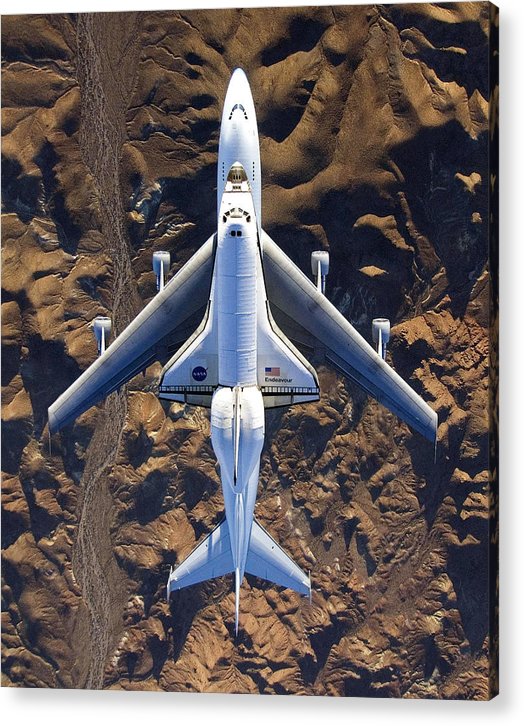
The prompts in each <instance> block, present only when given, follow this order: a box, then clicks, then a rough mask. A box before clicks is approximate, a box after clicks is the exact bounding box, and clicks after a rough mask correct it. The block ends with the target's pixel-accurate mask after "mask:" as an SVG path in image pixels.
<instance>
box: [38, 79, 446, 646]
mask: <svg viewBox="0 0 524 726" xmlns="http://www.w3.org/2000/svg"><path fill="white" fill-rule="evenodd" d="M261 191H262V186H261V167H260V147H259V138H258V129H257V121H256V115H255V106H254V102H253V98H252V95H251V89H250V86H249V82H248V79H247V77H246V74H245V73H244V71H243V70H242V69H240V68H237V69H236V70H234V72H233V73H232V75H231V78H230V81H229V85H228V88H227V92H226V96H225V101H224V107H223V113H222V120H221V127H220V139H219V150H218V174H217V208H218V219H217V230H216V232H215V233H214V234H213V235H212V236H211V237H210V238H209V239H208V240H207V241H206V242H205V243H204V244H203V245H202V246H201V247H200V248H199V249H198V250H197V252H195V254H194V255H193V257H191V259H190V260H189V261H188V262H187V263H186V264H185V265H184V266H183V267H182V268H181V269H180V270H179V271H178V272H177V273H176V274H175V275H174V276H173V277H172V278H171V279H170V280H169V281H168V282H167V283H166V284H164V282H165V276H166V273H167V270H168V269H169V265H170V256H169V253H168V252H165V251H157V252H155V253H154V255H153V268H154V270H155V272H156V275H157V289H158V292H157V294H156V296H155V297H154V298H153V299H152V300H151V301H150V302H149V303H148V304H147V305H146V306H145V308H144V309H143V310H142V312H141V313H139V315H138V316H137V317H136V318H135V319H134V320H133V321H132V322H131V323H130V324H129V325H128V327H127V328H126V329H125V330H124V331H123V332H122V333H121V334H120V335H119V336H118V337H117V338H116V339H115V340H114V342H113V343H112V344H111V345H109V346H107V340H108V338H109V335H110V320H109V319H108V318H104V317H101V318H97V319H95V321H94V324H93V327H94V332H95V336H96V338H97V341H98V352H99V357H98V358H97V359H96V360H95V362H94V363H92V364H91V365H90V366H89V367H88V368H87V369H86V370H85V371H84V372H83V373H82V375H81V376H80V377H79V378H78V379H77V380H76V381H75V382H74V383H73V384H72V385H71V386H70V387H69V388H68V389H67V390H66V391H65V392H64V393H63V394H62V395H61V396H60V397H59V398H58V399H57V400H56V401H55V402H54V403H53V404H52V405H51V406H50V408H49V410H48V416H49V422H48V423H49V430H50V433H54V432H56V431H58V430H59V429H61V428H62V427H64V426H65V425H67V424H69V423H71V422H72V421H74V419H75V418H76V417H77V416H79V415H80V414H81V413H83V412H84V411H86V410H87V409H88V408H90V407H91V406H93V405H95V404H97V403H99V402H100V401H101V400H102V399H104V398H105V397H106V396H108V395H109V394H110V393H112V392H113V391H115V390H117V389H119V388H120V387H121V386H122V385H123V384H124V383H126V382H127V381H129V380H130V379H131V378H133V377H134V376H135V375H136V374H138V373H140V372H142V371H145V369H146V368H147V367H148V366H149V365H151V364H152V363H154V362H155V361H160V362H161V363H162V364H163V369H162V373H161V378H160V383H159V390H158V395H159V397H160V398H161V399H165V400H168V401H178V402H181V403H185V404H190V405H192V406H204V407H207V408H210V414H211V443H212V446H213V450H214V452H215V454H216V457H217V460H218V463H219V466H220V477H221V483H222V491H223V496H224V507H225V517H224V519H223V520H222V522H221V523H220V524H219V525H218V526H217V527H216V528H215V529H214V530H213V531H212V532H211V533H210V534H209V535H208V536H207V537H206V538H205V539H204V540H203V541H202V542H200V544H198V546H197V547H196V548H195V549H194V550H193V552H192V553H191V554H190V555H189V556H188V557H187V558H186V559H185V560H184V561H183V562H182V563H180V564H179V565H178V566H177V567H175V568H174V569H173V568H171V572H170V575H169V580H168V583H167V599H168V601H169V598H170V596H171V594H172V593H173V592H174V591H175V590H179V589H181V588H184V587H187V586H189V585H194V584H196V583H199V582H202V581H204V580H208V579H211V578H215V577H220V576H222V575H226V574H229V573H234V588H235V633H236V634H238V627H239V602H240V586H241V583H242V580H243V578H244V576H245V574H251V575H255V576H257V577H259V578H262V579H264V580H268V581H270V582H272V583H275V584H277V585H280V586H283V587H285V588H291V589H292V590H295V591H296V592H298V593H301V594H303V595H308V596H309V597H310V598H311V580H310V576H309V574H306V573H305V572H304V571H303V570H301V569H300V567H299V566H298V565H297V564H296V563H295V562H294V561H293V560H292V559H291V558H290V557H289V556H288V555H287V554H286V553H285V552H284V550H283V549H282V548H281V547H280V546H279V545H278V544H277V542H276V541H275V540H274V539H273V538H272V537H271V535H270V534H269V533H268V532H267V531H266V530H265V529H264V528H263V527H262V526H261V525H260V524H259V523H258V522H257V521H256V519H255V518H254V508H255V501H256V496H257V488H258V479H259V468H260V456H261V452H262V447H263V444H264V433H265V415H264V412H265V409H266V408H272V407H276V406H292V405H295V404H299V403H301V404H302V403H308V402H313V401H316V400H319V397H320V389H319V381H318V377H317V374H316V371H315V369H314V368H313V367H312V365H311V364H310V363H309V362H308V360H307V359H306V358H305V357H304V355H303V354H302V353H301V352H300V351H299V349H298V348H297V347H296V345H295V344H294V343H293V342H291V338H293V339H294V340H295V342H297V341H298V342H297V344H298V343H300V342H302V343H304V342H305V343H306V344H307V345H308V346H309V348H310V349H313V348H314V349H315V356H316V357H317V358H318V356H320V359H321V360H323V361H324V362H325V363H326V364H328V365H330V366H332V367H334V368H335V369H336V370H337V371H339V372H340V373H342V374H343V375H344V376H346V377H347V378H348V379H350V380H351V381H353V382H356V383H357V384H358V385H359V386H361V387H362V388H363V389H364V390H365V391H366V392H367V393H368V394H369V395H371V396H372V397H374V398H375V399H376V400H378V401H379V402H380V403H381V404H383V405H385V406H386V407H387V408H388V409H389V410H390V411H392V412H393V413H394V414H396V415H397V416H398V417H399V418H400V419H402V420H403V421H405V422H406V423H407V424H409V425H410V426H411V427H412V428H413V429H414V430H415V431H418V432H419V433H420V434H422V436H423V437H425V438H426V439H428V440H430V441H432V442H434V443H435V445H436V435H437V424H438V421H437V414H436V412H435V411H433V410H432V409H431V408H430V406H429V405H428V404H427V403H426V402H425V401H423V400H422V398H421V397H420V396H419V395H418V394H417V393H416V392H415V391H414V390H413V389H412V388H411V387H410V386H409V385H408V384H407V383H406V382H405V381H404V380H402V378H401V377H400V376H399V375H398V374H397V373H396V372H395V371H394V370H393V369H392V368H391V367H390V366H389V365H388V363H387V362H386V347H387V343H388V341H389V336H390V323H389V321H388V320H387V319H384V318H377V319H375V320H374V321H373V323H372V337H373V341H374V342H375V344H376V348H377V349H376V350H375V349H374V348H373V347H372V346H371V345H370V344H369V343H368V342H367V341H366V340H365V339H364V338H363V337H362V336H361V335H360V334H359V333H358V332H357V331H356V330H355V329H354V328H353V326H352V325H351V324H350V323H349V322H348V321H347V320H346V318H345V317H344V316H343V315H342V314H341V313H340V312H339V311H338V310H337V309H336V308H335V307H334V306H333V305H332V304H331V302H330V301H329V300H328V298H327V297H326V295H325V281H326V276H327V274H328V270H329V254H328V252H327V251H325V250H318V251H315V252H313V253H312V258H311V263H312V272H313V276H314V278H315V282H312V281H311V280H310V279H309V278H308V277H307V276H306V275H305V274H304V273H303V272H302V271H301V270H300V269H299V268H298V267H297V266H296V265H295V264H294V263H293V262H292V261H291V260H290V259H289V258H288V257H287V256H286V255H285V254H284V252H283V251H282V250H281V249H280V248H279V247H278V245H277V244H276V243H275V242H274V241H273V240H272V239H271V238H270V237H269V235H268V234H267V233H266V232H265V231H264V229H263V228H262V224H261V220H262V214H261V212H262V204H261ZM275 317H278V319H279V325H277V323H276V321H275ZM195 320H197V321H198V320H200V324H198V325H197V327H196V329H194V332H192V333H191V334H190V335H189V337H188V333H187V331H188V329H189V330H190V328H191V325H193V328H194V325H195V323H194V321H195ZM192 321H193V322H192Z"/></svg>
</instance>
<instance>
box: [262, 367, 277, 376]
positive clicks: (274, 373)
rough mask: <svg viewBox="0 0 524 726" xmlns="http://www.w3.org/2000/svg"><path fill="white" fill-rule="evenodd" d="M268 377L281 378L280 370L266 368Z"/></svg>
mask: <svg viewBox="0 0 524 726" xmlns="http://www.w3.org/2000/svg"><path fill="white" fill-rule="evenodd" d="M265 371H266V376H279V375H280V368H265Z"/></svg>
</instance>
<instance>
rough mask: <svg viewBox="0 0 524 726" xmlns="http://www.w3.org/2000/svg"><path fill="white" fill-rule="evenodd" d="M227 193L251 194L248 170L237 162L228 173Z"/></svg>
mask: <svg viewBox="0 0 524 726" xmlns="http://www.w3.org/2000/svg"><path fill="white" fill-rule="evenodd" d="M225 191H226V192H249V191H251V187H250V185H249V180H248V178H247V174H246V170H245V169H244V167H243V166H242V164H240V163H239V162H238V161H235V163H234V164H233V166H232V167H231V169H230V170H229V172H228V175H227V180H226V186H225Z"/></svg>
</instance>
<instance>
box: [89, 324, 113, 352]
mask: <svg viewBox="0 0 524 726" xmlns="http://www.w3.org/2000/svg"><path fill="white" fill-rule="evenodd" d="M93 333H94V336H95V338H96V343H97V346H98V355H102V354H103V353H104V351H105V349H106V347H107V341H108V340H109V336H110V335H111V318H105V317H104V316H103V315H98V316H97V317H96V318H95V319H94V320H93Z"/></svg>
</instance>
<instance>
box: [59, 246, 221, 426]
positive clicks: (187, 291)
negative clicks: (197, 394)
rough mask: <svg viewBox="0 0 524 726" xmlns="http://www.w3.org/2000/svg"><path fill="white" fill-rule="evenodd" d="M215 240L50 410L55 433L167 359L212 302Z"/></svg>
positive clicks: (180, 271)
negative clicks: (198, 314) (179, 336)
mask: <svg viewBox="0 0 524 726" xmlns="http://www.w3.org/2000/svg"><path fill="white" fill-rule="evenodd" d="M214 250H215V235H213V236H212V237H210V238H209V239H208V240H207V242H206V243H205V244H204V245H202V247H201V248H200V249H199V250H198V251H197V252H195V254H194V255H193V257H191V259H190V260H188V262H186V264H185V265H184V266H183V267H182V268H181V269H180V270H179V271H178V272H177V274H176V275H175V276H174V277H173V278H172V279H171V280H170V281H169V282H168V284H167V285H166V286H165V287H164V289H163V290H162V291H161V292H159V293H158V294H157V295H156V296H155V297H154V298H153V300H151V302H150V303H149V304H148V305H146V307H145V308H144V309H143V310H142V312H141V313H139V315H137V316H136V318H135V319H134V320H133V322H132V323H130V324H129V325H128V326H127V328H126V329H125V330H124V331H123V332H122V333H121V335H119V336H118V337H117V339H116V340H115V341H114V343H112V344H111V345H110V346H109V347H108V348H107V350H106V351H105V353H103V354H102V355H101V356H100V358H98V359H97V360H96V361H95V362H94V363H93V364H92V365H90V366H89V368H88V369H87V370H85V371H84V372H83V373H82V375H81V376H80V377H79V378H78V379H77V380H76V381H75V382H74V383H72V384H71V386H69V388H68V389H67V390H66V391H65V392H64V393H62V395H61V396H60V397H59V398H58V399H57V400H56V401H55V402H54V403H53V404H52V406H50V407H49V411H48V413H49V429H50V431H51V433H53V432H55V431H58V430H59V429H61V428H62V427H63V426H65V425H66V424H68V423H70V422H71V421H74V419H75V418H77V416H79V415H80V414H81V413H83V412H84V411H87V409H88V408H91V406H94V405H95V404H96V403H98V402H99V401H101V400H102V399H103V398H105V397H106V396H108V395H109V394H110V393H112V392H113V391H115V390H116V389H117V388H120V386H122V385H123V384H124V383H126V382H127V381H129V380H130V379H131V378H133V377H134V376H135V375H136V374H137V373H140V372H141V371H143V370H144V369H145V368H147V366H149V365H151V363H153V362H154V361H156V360H161V359H164V360H165V359H166V358H167V357H168V356H169V354H170V350H171V354H172V348H173V343H174V341H175V340H176V339H177V331H180V328H182V327H183V326H184V325H187V323H188V321H189V319H190V318H191V316H193V315H194V314H195V313H196V312H197V311H198V310H199V309H201V308H204V309H205V305H206V304H207V302H208V299H209V291H210V288H211V277H212V271H213V259H214Z"/></svg>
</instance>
